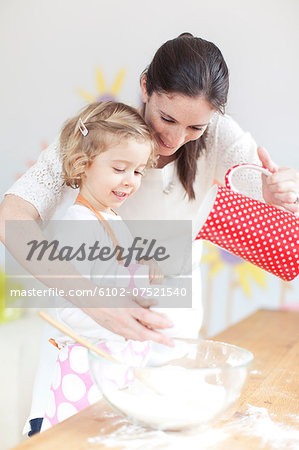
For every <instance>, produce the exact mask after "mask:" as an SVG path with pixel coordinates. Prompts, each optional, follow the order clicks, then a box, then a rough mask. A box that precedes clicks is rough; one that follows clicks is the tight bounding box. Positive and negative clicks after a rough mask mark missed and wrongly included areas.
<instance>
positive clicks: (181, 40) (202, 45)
mask: <svg viewBox="0 0 299 450" xmlns="http://www.w3.org/2000/svg"><path fill="white" fill-rule="evenodd" d="M144 73H145V74H146V90H147V94H148V95H149V96H150V95H151V94H152V93H153V92H158V93H179V94H183V95H186V96H188V97H197V96H199V95H200V96H202V97H204V98H205V99H206V100H207V101H208V102H209V103H210V105H211V106H212V107H213V108H214V109H215V110H217V111H218V112H220V113H222V114H223V113H224V109H225V104H226V101H227V94H228V88H229V77H228V68H227V65H226V63H225V61H224V58H223V56H222V53H221V52H220V50H219V49H218V48H217V47H216V45H215V44H213V43H212V42H209V41H206V40H204V39H201V38H197V37H194V36H192V34H190V33H183V34H181V35H180V36H179V37H177V38H175V39H172V40H170V41H167V42H165V44H163V45H162V47H160V48H159V49H158V51H157V52H156V54H155V56H154V58H153V60H152V62H151V63H150V65H149V66H148V68H147V69H146V70H145V71H144ZM204 149H205V137H204V135H203V136H201V138H200V139H198V140H197V141H192V142H188V143H187V144H185V145H183V147H181V148H180V149H179V150H178V151H177V152H176V153H177V159H176V161H177V171H178V176H179V179H180V181H181V183H182V185H183V186H184V188H185V190H186V192H187V194H188V196H189V199H190V200H191V199H194V198H195V193H194V189H193V183H194V180H195V177H196V172H197V163H196V161H197V159H198V158H199V156H200V155H201V154H202V152H203V150H204Z"/></svg>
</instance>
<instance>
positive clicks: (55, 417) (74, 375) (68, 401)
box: [42, 340, 151, 431]
mask: <svg viewBox="0 0 299 450" xmlns="http://www.w3.org/2000/svg"><path fill="white" fill-rule="evenodd" d="M97 345H98V347H99V348H101V349H102V350H103V351H105V352H106V353H108V354H110V355H112V356H113V357H114V358H115V359H117V360H118V361H122V362H126V364H128V365H132V366H139V367H140V366H142V365H144V364H145V363H146V361H147V359H148V355H149V351H150V346H151V344H150V342H148V341H146V342H137V341H131V340H128V341H107V342H101V343H99V344H97ZM128 373H131V371H130V369H129V368H128ZM121 377H122V379H121V380H120V379H117V380H115V382H116V383H118V384H119V383H121V384H122V385H124V386H125V385H126V383H127V381H128V380H127V378H126V377H127V374H126V373H123V374H121ZM101 398H102V394H101V392H100V391H99V389H98V388H97V386H96V385H95V384H94V382H93V379H92V377H91V374H90V370H89V362H88V350H87V348H85V347H83V346H82V345H80V344H70V345H65V346H63V347H62V348H61V349H60V350H59V355H58V358H57V362H56V369H55V375H54V378H53V381H52V385H51V389H50V394H49V400H48V405H47V408H46V412H45V417H44V421H43V424H42V431H45V430H46V429H48V428H50V427H51V426H53V425H55V424H57V423H59V422H62V421H63V420H65V419H67V418H68V417H70V416H72V415H73V414H76V413H77V412H78V411H81V410H82V409H84V408H87V407H88V406H89V405H91V404H93V403H95V402H97V401H98V400H100V399H101Z"/></svg>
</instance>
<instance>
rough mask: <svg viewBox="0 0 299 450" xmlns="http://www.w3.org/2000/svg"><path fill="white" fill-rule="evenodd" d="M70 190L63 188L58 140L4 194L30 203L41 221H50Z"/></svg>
mask: <svg viewBox="0 0 299 450" xmlns="http://www.w3.org/2000/svg"><path fill="white" fill-rule="evenodd" d="M67 190H70V188H68V187H66V186H63V178H62V164H61V159H60V153H59V139H57V140H56V141H54V142H53V143H52V144H51V145H49V147H48V148H47V149H46V150H44V151H43V152H42V153H41V154H40V156H39V158H38V160H37V162H36V163H35V164H34V165H33V166H32V167H30V169H28V170H27V172H26V173H25V174H24V175H23V176H22V177H21V178H19V179H18V180H17V181H16V182H15V183H14V184H13V185H12V186H11V188H10V189H8V191H6V192H5V195H6V194H15V195H17V196H18V197H21V198H23V199H24V200H27V201H28V202H30V203H31V204H32V205H33V206H35V208H36V209H37V211H38V212H39V215H40V217H41V218H42V219H43V220H46V219H50V218H51V216H52V214H53V213H54V211H55V209H56V207H57V206H58V205H59V203H60V202H61V201H62V198H63V196H64V194H65V192H66V191H67Z"/></svg>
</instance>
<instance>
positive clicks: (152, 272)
mask: <svg viewBox="0 0 299 450" xmlns="http://www.w3.org/2000/svg"><path fill="white" fill-rule="evenodd" d="M138 262H139V264H143V265H145V266H148V267H149V276H148V277H149V282H150V284H162V283H163V280H164V273H163V272H162V269H161V267H160V266H159V264H158V263H157V261H155V260H154V259H150V260H149V261H145V260H144V259H140V260H139V261H138Z"/></svg>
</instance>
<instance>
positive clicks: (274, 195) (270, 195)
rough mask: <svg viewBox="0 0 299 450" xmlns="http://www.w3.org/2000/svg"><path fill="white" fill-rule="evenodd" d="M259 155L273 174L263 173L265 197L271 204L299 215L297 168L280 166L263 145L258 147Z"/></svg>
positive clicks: (263, 163)
mask: <svg viewBox="0 0 299 450" xmlns="http://www.w3.org/2000/svg"><path fill="white" fill-rule="evenodd" d="M257 152H258V157H259V159H260V161H261V163H262V165H263V167H265V168H266V169H268V170H270V172H273V173H272V175H269V176H266V175H262V179H263V197H264V200H265V202H267V203H268V204H269V205H273V206H277V207H279V208H284V209H286V210H287V211H290V212H293V213H295V214H296V216H298V217H299V173H298V172H296V170H294V169H291V168H285V167H278V166H277V165H276V164H275V163H274V162H273V161H272V160H271V158H270V155H269V153H268V152H267V150H266V149H265V148H263V147H258V149H257Z"/></svg>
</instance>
